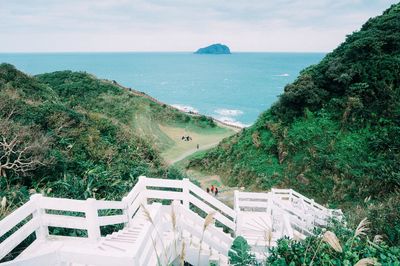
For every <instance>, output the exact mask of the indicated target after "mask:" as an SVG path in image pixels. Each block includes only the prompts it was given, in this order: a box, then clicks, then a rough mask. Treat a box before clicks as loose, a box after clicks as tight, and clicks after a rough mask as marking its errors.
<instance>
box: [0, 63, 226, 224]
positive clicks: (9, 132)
mask: <svg viewBox="0 0 400 266" xmlns="http://www.w3.org/2000/svg"><path fill="white" fill-rule="evenodd" d="M0 93H1V96H0V135H1V136H2V140H1V141H0V158H1V159H0V173H1V174H0V199H2V200H3V201H2V204H3V203H4V206H3V205H2V208H1V210H0V217H1V216H3V215H5V214H6V213H8V212H10V211H11V210H12V209H14V208H15V207H16V206H18V205H20V204H22V203H24V202H25V201H26V200H27V199H28V198H29V196H30V194H31V193H35V192H39V193H43V194H44V195H52V196H58V197H66V198H74V199H85V198H89V197H96V198H106V199H120V198H121V197H122V196H123V195H124V194H125V193H126V192H127V191H129V190H130V189H131V188H132V187H133V185H134V184H135V183H136V179H137V177H138V176H139V175H148V176H152V177H168V178H180V177H182V176H181V174H180V173H179V172H177V171H176V170H174V169H169V168H168V165H167V164H166V162H165V159H166V158H165V157H163V156H162V154H163V155H164V153H167V155H168V151H169V150H170V149H172V150H173V149H174V147H176V145H177V143H179V141H178V140H177V139H173V138H172V137H171V135H169V134H168V133H169V131H166V132H164V131H163V130H164V129H168V130H172V129H174V130H175V131H179V130H181V131H182V132H199V133H198V134H199V135H202V134H203V133H204V134H205V135H207V136H209V135H212V136H214V138H216V139H221V138H223V137H225V136H229V135H230V134H232V132H233V131H230V130H229V129H226V128H221V127H219V126H218V125H216V124H215V123H214V121H213V120H211V119H209V118H207V117H203V116H191V115H188V114H185V113H183V112H180V111H178V110H176V109H174V108H172V107H170V106H168V105H165V104H160V103H157V102H154V101H153V100H151V99H150V98H149V97H144V96H141V95H138V94H137V93H132V92H131V91H129V90H128V89H124V88H122V87H121V86H118V85H116V84H114V83H113V82H110V81H105V80H100V79H97V78H96V77H94V76H92V75H90V74H87V73H83V72H71V71H59V72H54V73H48V74H42V75H38V76H35V77H32V76H28V75H26V74H24V73H22V72H20V71H18V70H17V69H16V68H15V67H14V66H12V65H9V64H1V65H0ZM212 141H214V140H212ZM192 145H193V146H195V144H192ZM11 151H12V152H11ZM10 162H14V164H13V163H11V164H10Z"/></svg>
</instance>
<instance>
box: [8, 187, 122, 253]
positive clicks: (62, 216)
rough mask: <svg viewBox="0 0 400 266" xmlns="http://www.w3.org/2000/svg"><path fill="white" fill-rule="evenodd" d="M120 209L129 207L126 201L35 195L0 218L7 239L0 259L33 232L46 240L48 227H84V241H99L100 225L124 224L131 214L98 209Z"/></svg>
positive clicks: (38, 238) (39, 238) (40, 238)
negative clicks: (106, 213)
mask: <svg viewBox="0 0 400 266" xmlns="http://www.w3.org/2000/svg"><path fill="white" fill-rule="evenodd" d="M118 209H119V210H125V209H126V205H125V204H124V202H120V201H103V200H95V199H87V200H72V199H61V198H49V197H44V196H42V195H40V194H35V195H32V196H31V198H30V200H29V201H28V202H27V203H25V204H24V205H23V206H21V207H20V208H18V209H17V210H15V211H14V212H13V213H11V214H10V215H8V216H7V217H5V218H4V219H3V220H2V221H0V237H1V238H4V241H3V242H1V243H0V259H2V258H3V257H5V256H6V255H7V254H9V253H10V252H11V251H12V250H13V249H14V248H15V247H17V246H18V245H19V244H20V243H22V242H23V241H24V240H25V239H26V238H27V237H28V236H30V235H31V234H33V233H34V234H35V236H36V239H37V240H43V239H45V238H46V237H47V236H49V227H56V228H62V229H80V230H85V231H86V232H87V234H86V236H87V237H82V240H83V241H92V242H97V241H98V240H99V239H100V237H101V234H100V227H101V226H106V225H114V224H122V223H126V222H127V221H128V217H127V216H126V215H124V214H118V215H109V216H99V213H98V212H99V210H101V211H105V210H113V211H114V210H118ZM63 236H64V235H57V236H54V237H63ZM65 236H69V235H65Z"/></svg>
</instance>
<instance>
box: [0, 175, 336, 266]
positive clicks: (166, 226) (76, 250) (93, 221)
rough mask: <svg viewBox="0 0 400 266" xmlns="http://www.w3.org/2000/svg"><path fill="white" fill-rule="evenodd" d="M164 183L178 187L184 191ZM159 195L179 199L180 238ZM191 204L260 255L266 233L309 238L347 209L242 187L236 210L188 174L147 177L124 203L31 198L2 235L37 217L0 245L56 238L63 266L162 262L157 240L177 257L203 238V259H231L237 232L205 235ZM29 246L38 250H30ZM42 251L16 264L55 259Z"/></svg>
mask: <svg viewBox="0 0 400 266" xmlns="http://www.w3.org/2000/svg"><path fill="white" fill-rule="evenodd" d="M163 188H176V189H178V191H169V190H163ZM155 198H156V199H167V200H173V201H174V202H173V204H172V206H173V208H174V210H175V212H176V220H177V221H176V222H177V224H176V228H177V229H176V230H180V231H179V232H180V234H179V237H178V236H177V235H176V232H175V231H173V229H172V226H171V214H170V212H171V207H170V206H161V204H158V203H157V204H151V205H149V204H148V203H150V202H151V201H148V200H149V199H155ZM180 202H182V204H181V203H180ZM189 203H191V204H193V205H195V206H196V207H198V208H200V209H201V210H202V211H204V212H206V213H211V212H215V215H214V217H215V219H216V220H217V221H219V222H221V223H222V224H224V225H226V226H227V227H228V228H230V229H232V230H233V231H235V233H236V235H243V236H244V237H245V238H247V240H248V242H249V243H250V244H251V245H253V248H254V251H255V252H256V253H257V254H258V255H257V256H258V257H260V256H261V255H260V254H261V253H260V252H261V251H262V249H260V248H262V247H263V245H266V240H265V239H263V237H264V236H265V230H271V232H274V234H273V236H272V240H270V242H269V243H268V245H271V243H272V244H275V243H276V240H277V239H278V238H280V237H282V236H284V235H286V236H289V237H298V238H304V237H305V236H306V235H311V234H312V229H313V228H314V227H315V226H319V225H325V224H326V221H327V219H328V218H330V217H338V218H340V217H341V215H342V213H341V211H340V210H331V209H327V208H325V207H324V206H322V205H320V204H318V203H315V202H314V200H313V199H308V198H306V197H304V196H303V195H301V194H299V193H297V192H296V191H294V190H291V189H271V192H268V193H252V192H240V191H235V192H234V204H233V205H234V209H233V210H232V209H231V208H229V207H228V206H226V205H225V204H223V203H222V202H220V201H218V200H217V199H216V198H214V197H213V196H211V195H209V194H207V193H206V192H205V191H203V190H202V189H201V188H199V187H197V186H196V185H194V184H192V183H191V182H190V181H189V180H188V179H184V180H166V179H154V178H147V177H144V176H141V177H139V181H138V183H137V184H136V186H135V187H133V189H132V190H131V191H130V192H129V193H128V195H127V196H126V197H124V198H123V199H122V200H121V201H105V200H95V199H88V200H86V201H82V200H71V199H60V198H49V197H43V196H41V195H34V196H32V197H31V199H30V200H29V201H28V202H27V203H26V204H25V205H23V206H22V207H20V208H18V209H17V210H16V211H14V212H13V213H12V214H10V215H9V216H7V217H6V218H4V219H3V220H2V221H0V236H2V235H4V234H5V233H7V232H8V231H9V230H10V229H12V228H14V227H15V226H16V225H17V224H18V223H20V222H21V221H22V220H24V219H25V218H27V217H29V216H30V215H32V217H33V218H32V219H31V220H30V221H29V222H27V223H26V224H25V225H24V226H22V227H21V228H19V229H18V230H17V231H16V232H14V233H13V234H12V235H10V236H9V237H8V238H7V239H5V240H4V241H3V242H2V243H0V259H1V258H2V257H4V256H5V255H7V254H8V253H9V252H10V251H11V250H12V249H13V248H14V247H15V246H17V245H18V244H19V243H21V242H22V241H23V240H24V239H25V238H26V237H27V236H28V235H29V234H31V233H33V232H36V235H37V238H38V240H36V241H35V242H34V243H37V242H38V241H41V243H43V244H46V243H48V244H49V245H50V246H52V245H51V243H52V242H53V241H57V243H59V244H60V245H59V248H57V249H56V254H57V256H58V258H62V260H61V261H60V263H59V264H60V265H69V264H71V263H73V264H74V265H83V264H93V265H110V264H112V265H132V264H135V265H154V264H156V263H157V256H156V252H155V251H154V246H153V241H152V239H153V240H154V245H155V246H156V248H157V249H159V250H162V252H159V255H160V254H161V256H162V257H163V256H167V257H171V256H172V257H177V256H178V255H179V254H178V251H177V250H176V249H175V246H174V245H175V244H176V243H178V242H179V243H182V241H183V242H185V243H187V244H188V246H187V248H188V252H192V251H193V252H195V250H196V249H197V250H198V249H199V248H200V247H199V245H200V239H201V238H203V244H202V249H204V250H203V251H202V255H201V257H202V260H203V258H204V261H209V258H210V257H212V258H213V260H215V259H216V256H215V254H217V255H218V256H220V258H222V260H220V261H222V262H223V263H226V264H227V263H228V262H227V261H228V260H227V257H226V256H227V252H228V250H229V249H230V245H231V243H232V241H233V239H232V237H231V236H230V235H229V234H226V233H224V232H223V231H222V229H221V228H217V227H215V225H213V224H212V225H210V226H209V227H208V228H207V230H206V231H205V232H204V235H203V224H204V219H203V218H201V217H200V216H199V215H198V214H197V213H194V212H193V211H191V210H190V209H189ZM142 206H143V207H145V208H147V209H148V210H149V212H150V215H151V217H152V221H153V223H150V222H149V221H148V219H146V217H145V215H144V213H143V207H142ZM107 209H120V210H122V212H123V214H121V215H110V216H100V217H99V216H98V210H107ZM45 210H60V211H68V212H83V213H84V217H75V216H70V215H66V214H49V213H46V212H45ZM117 223H124V226H125V227H124V229H123V230H121V231H119V232H115V233H113V234H111V235H108V236H107V237H105V238H102V237H101V236H100V226H106V225H111V224H117ZM48 226H55V227H62V228H76V229H86V230H88V236H89V238H88V239H87V238H82V239H78V238H75V239H78V240H77V242H74V243H75V244H68V245H64V244H63V243H70V241H71V240H70V239H72V238H71V237H68V236H48ZM90 243H91V244H90ZM99 243H102V244H100V245H99ZM87 245H96V246H97V247H98V248H93V247H91V248H84V247H86V246H87ZM172 247H174V250H172ZM28 250H29V252H33V250H31V249H30V248H29V247H28ZM93 250H95V251H96V252H97V253H96V252H94V251H93ZM35 254H37V255H36V257H32V258H31V260H30V261H29V263H28V261H27V260H25V262H23V261H22V260H21V261H20V263H22V264H12V265H23V266H24V265H35V263H38V262H39V261H40V262H43V261H44V260H46V258H47V260H48V261H49V262H54V258H53V257H52V255H49V254H48V255H44V253H43V252H41V253H40V252H39V253H37V252H36V253H35ZM24 258H25V257H24ZM196 258H197V257H196ZM191 259H193V260H194V258H191ZM15 263H17V260H16V261H15ZM54 263H55V262H54ZM201 264H203V261H202V262H201ZM10 265H11V264H10Z"/></svg>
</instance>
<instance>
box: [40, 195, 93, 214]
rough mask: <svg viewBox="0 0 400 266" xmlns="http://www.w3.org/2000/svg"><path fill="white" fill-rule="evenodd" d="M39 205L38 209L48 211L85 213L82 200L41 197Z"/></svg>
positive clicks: (84, 205) (84, 204)
mask: <svg viewBox="0 0 400 266" xmlns="http://www.w3.org/2000/svg"><path fill="white" fill-rule="evenodd" d="M39 205H40V208H42V209H48V210H58V211H70V212H85V211H86V203H85V201H84V200H74V199H61V198H50V197H42V198H41V200H40V204H39Z"/></svg>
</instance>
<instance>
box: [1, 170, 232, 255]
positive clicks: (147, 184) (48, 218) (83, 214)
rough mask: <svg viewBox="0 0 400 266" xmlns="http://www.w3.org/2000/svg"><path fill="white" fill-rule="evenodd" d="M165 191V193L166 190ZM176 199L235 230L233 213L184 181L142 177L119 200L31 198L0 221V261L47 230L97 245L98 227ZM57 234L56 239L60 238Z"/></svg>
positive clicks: (127, 221)
mask: <svg viewBox="0 0 400 266" xmlns="http://www.w3.org/2000/svg"><path fill="white" fill-rule="evenodd" d="M167 189H169V190H167ZM171 189H173V191H171ZM155 199H161V200H178V201H180V202H181V203H182V204H183V206H184V207H186V208H189V207H193V206H195V207H197V208H199V209H200V210H201V211H202V212H204V213H206V214H208V213H210V212H215V216H214V217H215V219H216V220H217V221H219V222H220V223H222V224H223V225H225V226H226V227H228V228H229V229H231V230H232V231H233V232H234V231H235V222H234V221H235V219H236V214H235V212H234V211H233V210H232V209H231V208H229V207H228V206H226V205H225V204H223V203H221V202H220V201H218V200H217V199H215V198H214V197H213V196H211V195H209V194H208V193H206V192H205V191H203V190H202V189H200V188H199V187H197V186H196V185H194V184H193V183H191V182H190V181H189V180H188V179H183V180H167V179H153V178H147V177H144V176H141V177H139V181H138V182H137V184H136V185H135V186H134V188H133V189H132V190H131V191H130V192H129V193H128V195H127V196H126V197H124V198H123V199H122V201H104V200H95V199H87V200H73V199H63V198H50V197H44V196H42V195H40V194H36V195H33V196H32V197H31V199H30V200H29V201H28V202H27V203H25V204H24V205H23V206H21V207H20V208H18V209H17V210H15V211H14V212H13V213H11V214H10V215H9V216H7V217H5V218H4V219H3V220H2V221H0V239H1V238H3V239H5V240H3V242H1V243H0V260H1V259H2V258H4V257H5V256H6V255H7V254H9V253H10V252H11V251H12V250H13V249H14V248H15V247H16V246H18V245H19V244H20V243H22V242H23V241H24V240H25V239H26V238H27V237H28V236H30V235H31V234H33V233H34V234H35V235H36V239H39V240H40V239H45V238H46V237H47V236H49V227H56V228H62V229H79V230H85V231H86V232H87V234H86V235H87V237H82V241H91V242H97V241H99V240H100V238H101V231H100V227H101V226H107V225H115V224H128V225H130V224H131V223H132V219H133V217H134V216H135V214H136V212H137V211H138V209H139V208H140V206H141V205H142V204H147V203H148V202H149V201H151V200H155ZM100 210H101V211H102V212H104V211H106V210H113V211H114V213H115V210H119V212H120V213H119V214H114V215H109V216H100V215H99V211H100ZM64 236H68V235H67V234H65V235H59V234H58V235H57V236H56V237H59V238H61V237H64Z"/></svg>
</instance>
